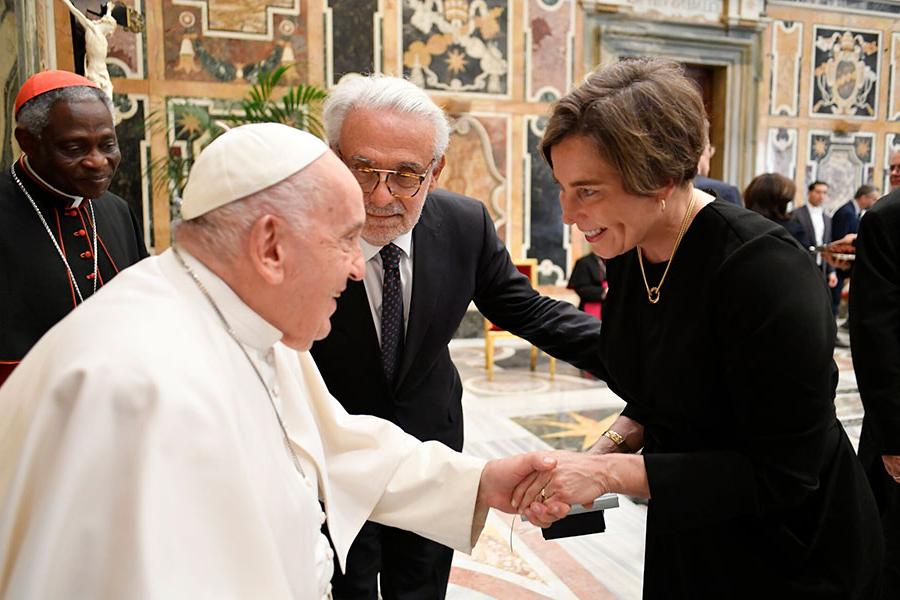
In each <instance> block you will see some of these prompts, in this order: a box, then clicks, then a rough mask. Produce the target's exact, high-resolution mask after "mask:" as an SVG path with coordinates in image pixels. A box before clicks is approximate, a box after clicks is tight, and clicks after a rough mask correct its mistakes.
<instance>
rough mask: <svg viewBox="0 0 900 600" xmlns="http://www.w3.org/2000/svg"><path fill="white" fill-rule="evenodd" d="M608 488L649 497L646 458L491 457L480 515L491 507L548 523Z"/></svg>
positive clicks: (483, 477) (570, 455)
mask: <svg viewBox="0 0 900 600" xmlns="http://www.w3.org/2000/svg"><path fill="white" fill-rule="evenodd" d="M609 492H616V493H625V494H629V495H634V496H642V497H649V495H650V494H649V489H648V485H647V475H646V470H645V469H644V461H643V457H642V456H639V455H634V454H600V455H597V454H581V453H577V452H530V453H528V454H521V455H518V456H510V457H508V458H501V459H495V460H492V461H489V462H488V463H487V464H486V465H485V467H484V470H483V471H482V472H481V481H480V484H479V487H478V500H477V502H476V514H477V513H478V510H479V507H481V509H482V510H486V507H487V506H490V507H493V508H496V509H498V510H501V511H503V512H506V513H519V514H523V515H524V516H525V517H526V518H527V519H528V520H529V521H530V522H531V523H532V524H533V525H537V526H538V527H549V526H550V525H552V524H553V523H554V522H556V521H558V520H559V519H562V518H563V517H565V516H566V515H568V514H569V511H571V510H572V507H573V506H575V505H578V504H581V505H583V506H584V507H585V508H590V507H591V505H592V503H593V501H594V499H595V498H598V497H599V496H602V495H603V494H606V493H609Z"/></svg>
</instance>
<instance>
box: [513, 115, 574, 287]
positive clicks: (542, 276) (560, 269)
mask: <svg viewBox="0 0 900 600" xmlns="http://www.w3.org/2000/svg"><path fill="white" fill-rule="evenodd" d="M545 125H546V117H537V116H530V117H526V118H525V136H524V139H525V144H526V147H525V152H524V160H525V186H524V187H525V193H524V212H525V219H524V221H525V227H524V246H525V248H524V250H525V255H526V256H528V257H530V258H536V259H538V283H539V284H540V285H565V283H566V273H567V272H568V264H569V253H570V248H571V243H570V240H569V229H568V227H565V226H564V225H563V222H562V208H561V207H560V205H559V185H558V184H557V183H556V181H555V180H554V179H553V171H552V170H551V169H550V166H549V165H548V164H547V163H546V161H544V158H543V156H542V155H541V151H540V142H541V138H542V137H543V135H544V127H545Z"/></svg>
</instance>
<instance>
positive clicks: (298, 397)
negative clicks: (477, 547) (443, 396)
mask: <svg viewBox="0 0 900 600" xmlns="http://www.w3.org/2000/svg"><path fill="white" fill-rule="evenodd" d="M182 256H184V257H185V259H186V260H187V261H188V263H189V264H190V265H191V266H192V268H193V269H194V271H195V272H196V273H197V274H198V276H199V277H200V279H201V280H202V281H203V282H204V284H205V285H206V287H207V289H208V290H209V292H210V294H211V295H212V297H213V299H214V300H215V302H216V304H217V305H218V306H219V308H220V309H221V311H222V313H223V314H224V316H225V318H226V319H227V321H228V322H229V323H230V325H231V327H232V328H233V330H234V332H235V334H236V336H237V338H238V339H239V340H240V341H241V342H242V343H243V345H244V347H245V348H246V350H247V352H248V353H249V355H250V357H251V358H252V360H253V361H254V363H255V364H256V365H257V367H258V368H259V372H260V375H261V376H262V380H264V381H265V385H266V387H268V388H269V392H270V393H271V395H272V398H273V400H274V401H275V404H276V405H277V406H278V409H279V411H280V413H281V415H282V417H283V420H284V423H285V427H286V429H287V431H288V433H289V436H290V439H291V442H292V444H293V447H294V449H295V452H296V454H297V455H298V457H299V459H300V463H301V466H302V470H303V472H304V473H305V476H306V477H303V476H301V475H300V474H298V472H297V470H296V468H295V466H294V464H293V462H292V458H291V455H290V453H289V452H288V451H287V448H286V446H285V443H284V436H283V434H282V431H281V428H280V427H279V425H278V420H277V418H276V415H275V412H274V409H273V407H272V404H271V402H270V400H269V397H268V395H267V394H266V391H265V389H264V388H263V382H262V381H261V380H260V377H259V376H257V374H256V372H254V370H253V368H252V366H251V365H250V363H249V361H248V359H247V357H246V356H245V355H244V354H243V352H242V351H241V349H240V347H239V346H238V343H237V342H236V341H235V340H234V339H232V338H231V337H230V336H229V335H228V333H227V332H226V329H225V327H224V326H223V324H222V322H221V320H220V318H219V317H218V316H217V315H216V314H215V312H214V310H213V309H212V307H211V305H210V303H209V301H208V300H207V299H206V298H205V297H204V296H203V295H202V293H201V292H200V291H199V288H198V287H197V286H196V284H195V283H194V281H193V280H191V279H190V277H189V276H188V275H187V273H186V272H185V271H184V269H183V267H182V266H181V265H180V264H179V263H178V261H177V260H176V258H175V256H174V255H173V254H172V251H171V250H169V251H167V252H165V253H164V254H162V255H161V256H158V257H152V258H148V259H145V260H144V261H142V262H141V263H138V264H137V265H135V266H134V267H131V268H129V269H127V270H125V271H123V272H122V273H121V274H120V275H119V276H118V277H116V279H115V280H113V281H112V282H110V284H109V285H106V286H104V287H103V288H102V289H101V290H100V291H99V293H98V294H97V295H96V296H95V297H93V298H92V299H91V301H90V302H88V303H86V304H84V305H82V306H79V307H78V309H77V310H75V311H73V312H72V313H71V314H70V315H69V316H68V317H66V318H65V319H64V320H63V321H62V322H60V323H59V324H58V325H57V326H56V327H54V328H53V329H52V330H51V331H50V332H49V333H48V334H47V335H46V336H44V338H42V339H41V341H40V342H39V343H38V344H37V345H36V346H35V347H34V349H33V350H32V351H31V352H30V353H29V355H28V356H27V357H26V358H25V360H24V361H23V362H22V364H21V365H19V367H18V368H17V369H16V370H15V371H14V372H13V374H12V376H11V377H10V378H9V379H8V380H7V383H6V384H5V385H4V386H3V387H2V388H0V503H2V504H0V597H3V598H54V599H55V598H92V599H100V598H110V599H112V598H116V599H119V598H128V599H130V600H138V599H142V598H166V599H171V598H190V599H192V600H196V599H203V598H211V599H212V598H214V599H217V600H218V599H222V598H265V599H267V600H276V599H281V598H293V599H296V598H303V599H306V598H320V597H322V596H323V595H327V594H328V590H329V584H328V581H329V579H330V577H331V573H332V566H331V565H332V563H331V560H330V558H331V550H330V548H329V547H328V544H327V541H326V540H325V538H324V537H322V535H321V533H320V527H321V524H322V521H323V520H324V517H325V515H324V514H322V512H321V510H320V508H319V503H318V500H319V499H321V500H322V501H323V502H324V503H325V506H326V507H327V508H326V510H327V513H328V526H329V530H330V533H331V535H332V539H333V541H334V546H335V548H336V550H337V553H338V557H339V561H340V564H341V565H342V566H343V565H344V561H345V559H346V554H347V551H348V549H349V547H350V543H351V542H352V541H353V538H354V537H355V535H356V533H357V532H358V531H359V528H360V527H361V526H362V524H363V522H364V521H365V520H366V519H371V520H373V521H377V522H379V523H383V524H385V525H390V526H393V527H400V528H403V529H408V530H410V531H413V532H415V533H417V534H419V535H423V536H426V537H429V538H431V539H433V540H436V541H438V542H440V543H442V544H446V545H448V546H451V547H453V548H456V549H459V550H462V551H470V550H471V544H472V543H473V539H474V538H476V537H477V534H478V533H479V532H480V528H481V526H482V525H483V522H484V520H483V515H479V516H477V517H476V516H473V513H474V508H475V498H476V493H477V489H478V483H479V479H480V475H481V470H482V468H483V465H484V461H482V460H479V459H475V458H471V457H465V456H462V455H459V454H457V453H455V452H452V451H451V450H450V449H448V448H447V447H446V446H443V445H441V444H438V443H435V442H429V443H425V444H422V443H420V442H418V441H417V440H415V439H414V438H412V437H411V436H409V435H407V434H406V433H404V432H403V431H401V430H400V429H399V428H397V427H396V426H394V425H393V424H391V423H389V422H387V421H384V420H381V419H377V418H375V417H370V416H352V415H348V414H347V413H346V412H345V411H344V410H343V408H342V407H341V406H340V404H338V403H337V401H335V400H334V399H333V398H332V397H331V396H330V395H329V393H328V391H327V389H326V387H325V384H324V382H323V381H322V378H321V377H320V375H319V372H318V369H317V368H316V366H315V364H314V363H313V361H312V358H311V357H310V356H309V354H308V353H300V354H298V353H297V352H295V351H293V350H291V349H289V348H288V347H286V346H284V345H283V344H281V343H280V342H279V341H278V340H279V339H280V338H281V333H280V332H279V331H278V330H277V329H275V328H274V327H272V326H271V325H269V324H268V323H267V322H265V321H264V320H263V319H262V318H261V317H259V316H258V315H257V314H256V313H254V312H253V311H252V310H251V309H250V308H249V307H248V306H247V305H245V304H244V303H243V302H242V301H241V300H240V298H238V296H237V295H236V294H234V293H233V292H232V291H231V289H230V288H229V287H228V286H227V285H226V284H225V283H224V282H223V281H222V280H221V279H219V278H218V277H216V276H215V275H214V274H213V273H212V272H210V271H209V270H207V269H206V268H205V267H203V265H201V264H200V263H199V262H198V261H196V260H195V259H193V258H192V257H191V256H189V255H188V254H187V253H186V252H184V251H182ZM297 310H298V311H301V310H303V307H302V306H298V307H297ZM353 368H354V367H353V357H352V356H348V357H347V376H348V377H352V376H353Z"/></svg>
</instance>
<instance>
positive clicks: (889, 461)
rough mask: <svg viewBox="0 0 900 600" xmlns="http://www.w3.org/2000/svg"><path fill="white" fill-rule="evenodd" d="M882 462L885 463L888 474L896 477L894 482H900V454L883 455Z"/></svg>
mask: <svg viewBox="0 0 900 600" xmlns="http://www.w3.org/2000/svg"><path fill="white" fill-rule="evenodd" d="M881 462H883V463H884V469H885V470H886V471H887V472H888V475H890V476H891V477H893V478H894V483H898V484H900V456H891V455H889V454H885V455H884V456H882V457H881Z"/></svg>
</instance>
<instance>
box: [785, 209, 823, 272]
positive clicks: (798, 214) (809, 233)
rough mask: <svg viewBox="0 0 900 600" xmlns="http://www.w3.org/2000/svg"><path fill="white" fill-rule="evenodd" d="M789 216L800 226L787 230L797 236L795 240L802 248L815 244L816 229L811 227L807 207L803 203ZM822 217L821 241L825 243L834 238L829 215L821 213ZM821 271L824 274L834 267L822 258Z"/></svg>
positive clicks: (811, 223) (810, 216) (810, 218)
mask: <svg viewBox="0 0 900 600" xmlns="http://www.w3.org/2000/svg"><path fill="white" fill-rule="evenodd" d="M791 218H792V219H793V220H794V221H796V222H797V223H798V224H799V225H800V228H799V229H798V228H795V227H788V231H790V232H791V233H792V234H793V235H794V237H796V238H797V241H798V242H800V245H801V246H803V247H804V248H806V249H809V248H811V247H813V246H815V245H816V231H815V229H813V222H812V215H810V214H809V207H808V206H807V205H805V204H804V205H803V206H801V207H800V208H798V209H797V210H795V211H794V212H792V213H791ZM822 218H823V219H824V220H825V228H824V229H823V231H822V243H823V244H827V243H829V242H830V241H832V239H834V238H832V237H831V217H829V216H828V215H827V214H824V213H823V214H822ZM798 234H799V235H798ZM822 271H823V272H825V273H826V274H827V273H831V272H832V271H834V267H832V266H831V265H829V264H828V263H827V262H825V261H824V260H823V261H822Z"/></svg>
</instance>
